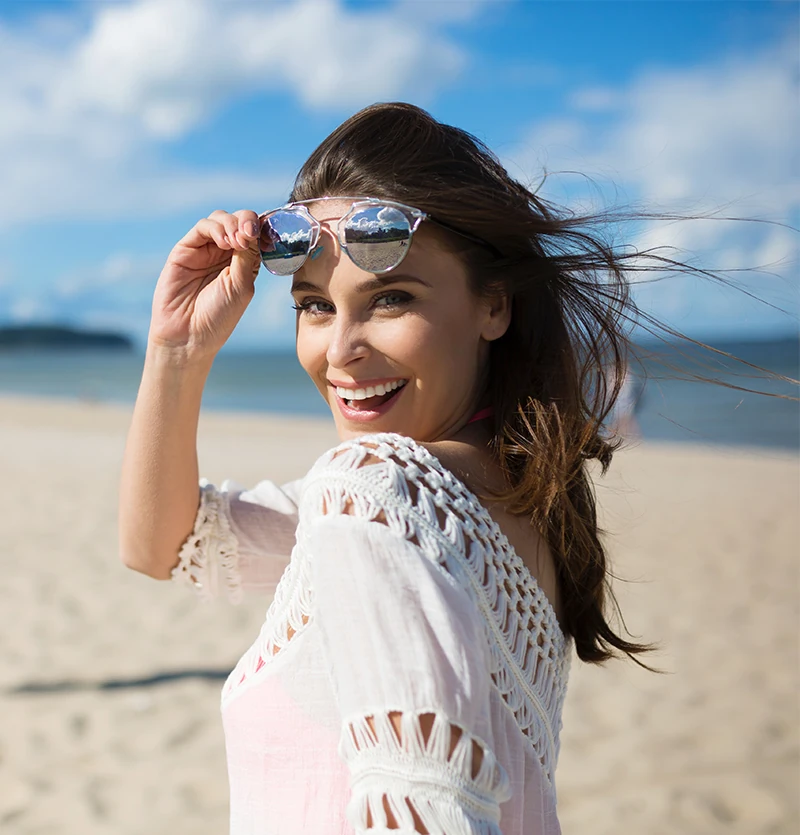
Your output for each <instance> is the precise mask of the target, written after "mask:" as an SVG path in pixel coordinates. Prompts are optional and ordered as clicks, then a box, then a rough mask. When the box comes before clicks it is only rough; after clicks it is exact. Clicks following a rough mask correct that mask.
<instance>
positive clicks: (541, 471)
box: [291, 103, 673, 663]
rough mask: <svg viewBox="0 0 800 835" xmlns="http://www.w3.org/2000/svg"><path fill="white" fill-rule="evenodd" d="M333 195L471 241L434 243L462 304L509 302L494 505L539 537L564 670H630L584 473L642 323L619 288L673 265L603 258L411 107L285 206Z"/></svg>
mask: <svg viewBox="0 0 800 835" xmlns="http://www.w3.org/2000/svg"><path fill="white" fill-rule="evenodd" d="M339 194H342V195H344V194H363V195H371V196H375V197H384V198H390V199H395V200H398V201H401V202H403V203H407V204H409V205H412V206H416V207H417V208H420V209H422V210H424V211H426V212H428V213H430V214H431V215H432V217H433V218H435V219H438V220H440V221H442V222H443V223H445V224H449V225H450V226H452V227H455V228H457V229H461V230H463V231H465V232H468V233H470V234H471V235H473V236H476V237H478V238H480V239H481V240H483V241H485V242H486V244H487V246H483V245H481V244H477V243H472V242H469V241H467V240H466V239H465V238H463V237H460V236H458V235H455V234H452V233H450V234H448V233H444V234H445V235H446V237H447V239H448V243H449V244H450V245H451V247H452V249H453V251H454V252H456V253H457V254H458V255H459V256H460V257H462V259H463V262H464V264H465V265H466V267H467V270H468V274H469V276H470V280H471V283H472V287H473V290H474V292H476V293H477V294H478V295H479V296H482V297H486V296H490V295H492V294H495V293H503V294H507V295H508V296H509V298H510V300H511V306H512V318H511V325H510V327H509V329H508V331H507V332H506V334H505V335H504V336H503V337H501V338H500V339H498V340H496V341H495V342H492V343H491V348H490V358H489V369H488V377H487V380H488V383H487V385H488V388H487V391H486V398H487V401H488V402H489V403H491V405H492V406H493V407H494V427H493V440H492V443H493V449H494V452H495V454H496V456H497V458H498V460H499V461H500V463H501V465H502V467H503V469H504V471H505V474H506V477H507V485H508V489H507V491H506V492H505V493H504V494H503V495H502V496H500V497H499V498H502V499H504V500H505V501H506V503H507V506H508V508H509V510H510V511H511V512H513V513H517V514H521V515H525V516H526V517H528V518H529V519H530V520H531V523H532V524H533V525H535V526H536V528H537V529H538V530H539V531H540V532H541V534H542V535H543V536H544V538H545V539H546V541H547V543H548V545H549V547H550V549H551V552H552V554H553V557H554V560H555V564H556V571H557V575H558V583H559V589H560V592H561V595H562V601H563V617H562V621H563V622H562V627H563V629H564V632H565V633H566V634H568V635H570V636H572V638H573V640H574V642H575V647H576V651H577V654H578V656H579V657H580V658H581V659H582V660H584V661H590V662H595V663H600V662H603V661H606V660H608V659H609V658H610V657H612V655H614V654H616V653H624V654H626V655H628V656H629V657H631V658H633V659H634V660H637V659H636V656H637V655H639V654H640V653H642V652H645V651H647V650H648V649H650V648H651V647H650V646H649V645H646V644H642V643H637V642H636V641H633V640H627V639H626V638H624V637H622V636H621V635H620V634H618V633H617V632H616V631H615V630H614V629H613V628H612V626H611V625H610V623H609V617H608V614H609V613H608V609H609V607H611V608H612V609H613V608H615V607H616V601H615V599H614V596H613V592H612V590H611V588H610V586H609V570H608V560H607V556H606V551H605V548H604V546H603V543H602V541H601V539H600V532H599V530H598V524H597V514H596V505H595V496H594V490H593V485H592V482H591V479H590V477H589V474H588V472H587V464H588V462H590V461H592V460H595V461H597V462H599V466H600V469H601V471H602V472H605V471H606V469H607V468H608V466H609V464H610V463H611V459H612V455H613V453H614V451H615V449H616V446H617V442H616V441H614V440H613V439H611V438H610V437H609V435H608V433H607V432H606V431H605V430H604V423H605V422H606V419H607V418H608V416H609V414H610V412H611V410H612V409H613V406H614V403H615V401H616V399H617V396H618V394H619V391H620V388H621V385H622V381H623V380H624V377H625V372H626V367H627V363H628V361H629V356H628V355H629V348H630V330H631V325H632V323H633V322H635V321H637V320H638V319H640V318H641V314H639V311H637V309H636V306H635V304H634V302H633V300H632V298H631V295H630V290H629V285H630V280H629V277H628V274H629V273H630V271H631V270H634V271H636V270H641V269H653V268H654V267H656V266H664V265H665V264H666V265H669V264H672V263H673V262H669V261H668V259H666V258H664V257H661V256H657V255H652V256H651V257H650V260H649V262H647V263H643V262H642V260H641V256H642V253H636V254H634V253H632V252H631V251H630V250H625V251H622V250H620V249H619V248H617V247H615V246H614V245H612V244H611V243H609V242H608V241H607V240H606V239H605V238H604V234H605V230H607V229H608V228H610V227H611V226H612V225H613V224H612V223H611V222H612V221H613V220H614V217H613V216H612V215H608V214H606V215H594V216H589V217H587V216H583V217H577V216H574V215H572V214H570V213H569V212H567V211H565V210H563V209H558V208H556V207H554V206H552V205H551V204H549V203H547V202H546V201H544V200H542V199H541V198H539V197H538V196H537V195H536V194H534V193H532V192H531V191H529V190H528V189H527V188H525V187H524V186H523V185H522V184H520V183H519V182H517V181H516V180H514V179H513V178H512V177H510V176H509V174H508V173H507V172H506V170H505V169H504V168H503V166H502V165H501V164H500V162H499V161H498V159H497V158H496V157H495V156H494V154H493V153H492V152H491V151H490V150H489V149H488V148H487V147H485V146H484V145H483V143H481V142H480V141H479V140H478V139H476V138H475V137H473V136H471V135H470V134H468V133H466V132H465V131H463V130H460V129H458V128H454V127H451V126H449V125H445V124H442V123H440V122H438V121H436V120H435V119H434V118H433V117H432V116H430V114H428V113H426V112H425V111H424V110H421V109H419V108H417V107H414V106H413V105H410V104H403V103H392V104H377V105H373V106H371V107H367V108H365V109H364V110H362V111H360V112H359V113H357V114H356V115H355V116H353V117H351V118H350V119H348V120H347V121H346V122H344V123H343V124H342V125H341V126H340V127H339V128H337V129H336V130H335V131H334V132H333V133H332V134H331V135H330V136H328V138H327V139H325V140H324V141H323V143H322V144H321V145H320V146H319V147H318V148H317V149H316V150H315V151H314V152H313V153H312V154H311V156H310V158H309V159H308V161H307V162H306V163H305V165H304V166H303V168H302V169H301V170H300V172H299V174H298V176H297V180H296V182H295V186H294V190H293V192H292V196H291V199H292V200H307V199H311V198H314V197H321V196H325V195H329V196H335V195H339ZM634 255H636V256H638V257H639V260H636V257H634ZM645 260H646V259H645ZM644 319H645V320H647V321H650V322H652V321H653V320H652V319H651V317H647V316H645V317H644ZM666 330H668V329H666ZM617 611H618V610H617ZM638 663H641V662H638Z"/></svg>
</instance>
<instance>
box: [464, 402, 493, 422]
mask: <svg viewBox="0 0 800 835" xmlns="http://www.w3.org/2000/svg"><path fill="white" fill-rule="evenodd" d="M493 414H494V409H493V408H492V407H491V406H487V407H486V408H485V409H481V410H480V411H479V412H475V414H474V415H473V416H472V417H471V418H470V419H469V420H468V421H467V426H469V425H470V423H475V421H476V420H483V419H484V418H487V417H491V416H492V415H493Z"/></svg>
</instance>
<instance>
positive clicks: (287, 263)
mask: <svg viewBox="0 0 800 835" xmlns="http://www.w3.org/2000/svg"><path fill="white" fill-rule="evenodd" d="M313 234H314V230H313V227H312V226H311V224H310V223H309V221H308V220H306V218H304V217H302V215H298V214H296V213H295V212H291V211H281V212H275V213H274V214H271V215H269V216H268V217H267V218H265V220H264V222H263V224H262V226H261V235H260V236H259V240H258V248H259V250H260V251H261V260H262V261H263V263H264V266H265V267H266V268H267V269H268V270H269V271H270V272H272V273H275V274H276V275H292V274H293V273H295V272H297V270H299V269H300V267H301V266H302V265H303V262H304V261H305V260H306V256H307V255H308V250H309V248H310V244H311V238H312V237H313Z"/></svg>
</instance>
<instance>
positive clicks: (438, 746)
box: [339, 711, 511, 835]
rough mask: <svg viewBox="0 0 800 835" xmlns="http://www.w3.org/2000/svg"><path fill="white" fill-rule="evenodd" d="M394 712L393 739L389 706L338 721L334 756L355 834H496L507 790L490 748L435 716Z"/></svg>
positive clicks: (439, 716) (425, 713) (441, 717)
mask: <svg viewBox="0 0 800 835" xmlns="http://www.w3.org/2000/svg"><path fill="white" fill-rule="evenodd" d="M398 715H399V718H400V732H399V738H398V734H397V733H396V731H395V728H394V726H393V724H392V721H391V715H390V712H389V711H383V712H381V713H377V714H373V715H372V716H370V717H364V716H358V717H353V718H352V719H350V720H346V721H345V726H344V728H345V729H344V732H343V734H342V740H341V744H340V746H339V754H340V755H341V756H342V758H343V759H344V760H345V762H347V764H348V766H349V769H350V775H351V798H350V801H349V803H348V806H347V814H348V818H349V819H350V822H351V823H352V824H353V826H354V827H355V828H356V831H357V832H362V831H363V832H368V833H372V835H376V833H382V832H385V831H387V830H388V831H391V832H392V833H397V832H400V833H417V832H422V831H426V832H428V833H430V835H502V832H501V830H500V803H503V802H504V801H506V800H508V799H509V798H510V797H511V788H510V783H509V779H508V774H507V772H506V770H505V769H504V768H503V767H502V766H501V765H500V763H498V762H497V760H496V758H495V756H494V754H493V753H492V751H491V749H490V748H489V747H488V746H486V745H485V744H484V743H483V742H482V741H480V740H478V739H477V738H476V737H474V736H473V735H471V734H470V733H468V732H467V731H466V730H465V729H464V728H460V727H458V726H456V725H455V724H453V723H452V722H450V721H449V720H448V719H447V717H445V716H443V715H442V714H441V713H427V712H423V711H420V712H411V711H404V712H398ZM370 720H371V721H370ZM423 720H428V721H427V722H424V723H423ZM423 725H424V726H425V727H423ZM426 729H427V734H426V732H425V730H426ZM476 749H477V750H478V751H479V753H480V765H479V766H478V767H477V770H476V768H475V765H474V763H475V760H476V754H475V752H476ZM442 785H446V786H447V787H448V792H447V793H446V794H443V793H442V791H441V786H442ZM387 786H391V790H390V791H388V792H387V790H386V787H387ZM420 824H421V825H422V826H423V827H424V829H420V828H419V825H420Z"/></svg>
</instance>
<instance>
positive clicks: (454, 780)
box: [173, 434, 571, 835]
mask: <svg viewBox="0 0 800 835" xmlns="http://www.w3.org/2000/svg"><path fill="white" fill-rule="evenodd" d="M173 576H174V578H175V579H176V580H177V581H179V582H183V583H186V584H188V585H189V586H191V587H192V588H193V589H195V590H196V591H197V592H198V593H199V594H200V596H201V597H205V598H209V597H214V596H216V595H220V594H222V593H225V594H227V596H228V597H229V598H230V599H231V600H233V601H234V602H235V601H237V600H238V599H239V598H240V597H241V595H242V592H243V590H245V589H256V590H258V591H260V592H262V593H265V594H266V593H270V592H272V591H274V598H273V602H272V603H271V605H270V606H269V609H268V610H267V614H266V619H265V622H264V624H263V626H262V628H261V632H260V634H259V636H258V637H257V638H256V640H255V642H254V643H253V645H252V646H251V647H250V649H248V650H247V651H246V652H245V654H244V655H243V656H242V658H241V660H240V661H239V663H238V664H237V665H236V667H235V669H234V670H233V672H232V673H231V675H230V677H229V678H228V680H227V682H226V684H225V686H224V688H223V691H222V715H223V724H224V728H225V740H226V749H227V759H228V773H229V779H230V792H231V810H230V821H231V823H230V832H231V835H273V833H274V835H278V834H280V835H301V833H311V835H343V833H350V834H351V835H352V833H357V834H358V835H362V833H364V835H411V833H417V832H426V831H427V832H428V833H429V835H554V834H555V833H559V832H560V828H559V824H558V818H557V815H556V793H555V785H554V779H553V773H554V770H555V765H556V760H557V757H558V748H559V731H560V728H561V709H562V705H563V702H564V695H565V690H566V683H567V673H568V668H569V658H570V652H571V641H570V640H568V639H565V637H564V635H563V633H562V632H561V629H560V628H559V625H558V622H557V620H556V617H555V613H554V611H553V608H552V606H551V605H550V603H549V601H548V600H547V598H546V597H545V595H544V594H543V592H542V591H541V589H540V588H539V586H538V584H537V583H536V580H535V579H534V578H533V577H532V576H531V574H530V572H529V571H528V569H527V568H526V567H525V565H524V564H523V562H522V560H521V559H520V557H519V556H518V555H517V554H516V553H515V552H514V550H513V548H512V547H511V545H510V544H509V542H508V540H507V539H506V537H505V536H504V535H503V533H502V531H501V530H500V528H499V526H498V525H497V523H496V522H495V521H494V520H493V519H492V517H491V516H490V515H489V513H488V511H487V510H486V508H485V507H484V506H483V505H482V504H481V503H480V502H479V501H478V499H477V498H476V497H475V496H474V495H473V494H472V493H471V492H470V491H469V490H468V489H467V488H466V486H465V485H464V484H463V483H462V482H461V481H459V480H458V479H457V478H456V477H455V476H454V475H453V474H452V473H451V472H450V471H449V470H447V469H446V468H445V467H443V466H442V464H441V463H440V462H439V461H438V460H437V459H436V458H435V457H434V456H433V455H432V454H431V453H430V452H428V451H427V450H426V449H425V448H424V447H422V446H420V445H419V444H417V443H416V442H414V441H413V440H411V439H409V438H406V437H403V436H401V435H395V434H380V435H364V436H362V437H360V438H357V439H355V440H351V441H347V442H345V443H343V444H341V445H340V446H338V447H336V448H335V449H333V450H330V451H329V452H327V453H326V454H325V455H323V456H322V457H321V458H320V459H319V460H318V461H317V463H316V464H315V465H314V466H313V467H312V469H311V470H310V471H309V473H308V474H307V475H306V477H305V478H303V479H302V480H300V481H297V482H292V483H290V484H288V485H285V486H284V487H278V486H277V485H275V484H274V483H272V482H266V481H265V482H261V483H260V484H259V485H257V486H256V487H255V488H254V489H252V490H249V491H244V490H242V489H240V488H238V487H236V486H234V485H231V484H230V483H228V482H226V483H225V484H223V485H222V488H221V489H219V490H218V489H217V488H215V487H214V486H213V485H210V484H208V483H205V482H203V483H202V490H201V503H200V509H199V511H198V516H197V521H196V525H195V529H194V532H193V534H192V536H191V537H190V538H189V539H188V540H187V541H186V543H185V544H184V546H183V548H182V550H181V554H180V562H179V564H178V565H177V566H176V568H175V569H174V571H173ZM393 718H394V719H395V720H396V721H399V724H400V734H399V737H398V733H397V732H396V731H395V728H394V725H393V723H392V719H393ZM387 809H388V810H390V811H391V813H392V815H393V816H394V819H395V821H396V827H395V826H392V827H391V828H390V819H389V818H388V817H387V814H386V810H387ZM397 827H399V828H397ZM423 827H424V828H423Z"/></svg>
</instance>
